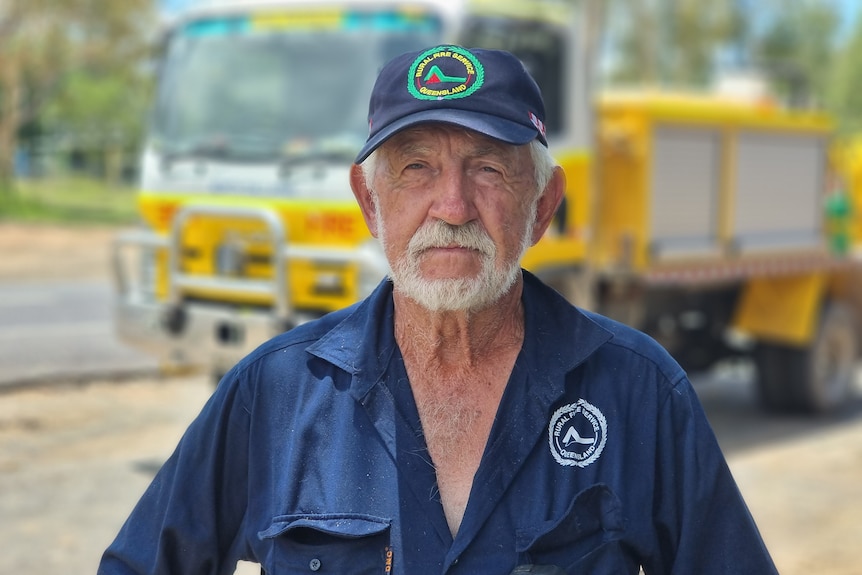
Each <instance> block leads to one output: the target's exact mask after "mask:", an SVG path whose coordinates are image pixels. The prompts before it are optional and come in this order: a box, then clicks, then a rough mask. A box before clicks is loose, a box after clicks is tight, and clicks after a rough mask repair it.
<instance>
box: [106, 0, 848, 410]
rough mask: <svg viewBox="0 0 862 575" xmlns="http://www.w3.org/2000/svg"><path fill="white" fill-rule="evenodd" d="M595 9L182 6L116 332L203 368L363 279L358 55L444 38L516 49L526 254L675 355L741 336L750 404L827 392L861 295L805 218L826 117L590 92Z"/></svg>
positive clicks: (170, 42) (826, 173) (586, 5)
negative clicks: (527, 196) (535, 185)
mask: <svg viewBox="0 0 862 575" xmlns="http://www.w3.org/2000/svg"><path fill="white" fill-rule="evenodd" d="M595 6H597V4H596V3H594V2H589V1H583V2H562V1H553V0H546V1H534V2H523V1H521V2H506V1H499V0H497V1H482V2H476V1H474V2H466V3H463V4H462V3H459V2H449V1H440V2H419V1H417V2H380V1H378V2H362V3H355V2H335V3H331V4H330V3H323V2H308V1H304V2H297V1H287V0H283V1H281V2H266V3H261V2H257V3H248V2H238V1H234V2H230V3H221V4H219V5H217V6H210V7H207V8H202V9H199V10H197V11H195V12H189V13H188V14H186V15H184V16H183V17H181V18H180V19H179V21H178V22H176V23H175V24H174V25H173V26H172V27H171V28H170V30H169V32H168V34H167V36H166V40H165V50H164V56H163V58H162V61H161V70H160V83H159V92H158V98H157V101H156V105H155V108H154V113H153V122H152V130H151V136H150V139H149V141H148V143H147V146H146V150H145V153H144V157H143V161H142V173H143V177H142V190H141V195H140V208H141V214H142V216H143V219H144V221H145V223H146V227H145V228H144V229H141V230H137V231H134V232H129V233H128V234H124V235H123V236H121V237H119V238H118V241H117V248H116V270H117V277H118V284H119V287H120V296H121V297H120V298H119V304H118V308H117V316H116V317H117V326H118V330H119V332H120V334H121V335H122V336H123V337H124V338H125V339H126V340H127V341H129V342H131V343H133V344H136V345H139V346H141V347H143V348H146V349H150V350H151V351H153V352H154V353H158V354H159V355H160V357H162V358H163V359H164V360H165V361H166V362H172V363H180V364H193V365H203V366H206V367H207V368H208V369H210V370H211V371H213V373H215V374H218V373H221V372H223V371H224V370H226V369H227V368H228V367H229V366H230V365H232V364H233V363H234V362H236V361H237V360H238V359H239V358H240V357H242V356H243V355H245V354H246V353H248V351H250V350H251V349H252V348H253V347H255V346H256V345H257V344H259V343H260V342H261V341H263V340H264V339H266V338H267V337H269V336H271V335H273V334H275V333H277V332H278V331H281V330H284V329H288V328H290V327H291V326H293V325H296V324H298V323H300V322H302V321H306V320H308V319H311V318H313V317H317V316H319V315H321V314H323V313H326V312H328V311H331V310H334V309H337V308H340V307H343V306H345V305H347V304H350V303H352V302H354V301H356V300H357V299H359V298H361V297H363V296H364V295H366V294H367V293H368V292H369V291H370V290H371V289H373V286H374V285H376V283H377V282H378V281H379V280H380V278H381V277H382V276H383V275H384V274H385V272H386V263H385V260H384V258H383V256H382V253H381V251H380V249H379V247H378V246H377V244H376V242H374V241H373V240H372V239H371V237H370V236H369V235H368V233H367V231H366V229H365V226H364V224H363V222H362V219H361V216H360V213H359V210H358V208H357V207H356V206H355V202H354V200H353V198H352V195H351V193H350V190H349V187H348V178H347V170H348V169H349V167H350V164H351V161H352V158H353V157H354V155H355V152H356V150H358V149H359V147H360V146H361V143H362V141H363V140H364V138H365V133H366V127H365V114H366V109H365V106H366V102H367V98H368V94H369V93H370V90H371V85H372V82H373V80H374V76H375V74H374V73H373V72H374V71H376V69H377V68H378V67H379V66H380V65H382V63H383V62H384V61H386V60H387V59H388V58H389V57H391V56H393V55H394V54H397V53H400V52H402V51H405V50H408V49H411V48H417V49H418V48H420V47H426V46H429V45H433V44H436V43H440V42H442V41H448V40H454V41H456V42H457V43H459V44H462V45H466V46H484V47H493V48H504V49H508V50H510V51H512V52H514V53H515V54H517V55H518V56H519V57H520V58H521V59H522V60H523V61H524V63H525V65H526V66H527V67H528V68H529V69H530V70H531V72H532V73H533V74H534V75H535V77H536V78H537V80H538V81H539V83H540V85H541V86H542V89H543V93H544V95H545V98H546V102H547V108H548V114H547V115H548V124H547V130H548V138H549V140H550V142H551V149H552V150H554V153H555V155H556V157H557V160H558V162H559V163H560V164H561V165H562V166H563V167H564V169H565V170H566V173H567V179H568V190H567V194H566V201H565V203H564V206H563V208H562V209H561V210H560V213H559V214H558V216H557V219H556V221H555V223H554V226H552V229H551V230H550V231H549V233H548V234H546V237H545V238H543V239H542V240H541V241H540V242H539V244H537V245H536V246H535V247H533V248H531V249H530V250H529V251H528V253H527V255H526V257H525V260H524V265H525V267H527V268H528V269H530V270H532V271H534V272H535V273H537V274H538V275H539V276H541V277H543V278H544V279H545V280H547V281H548V282H549V283H551V284H552V285H554V286H555V287H557V289H559V290H560V291H561V293H563V294H564V295H566V296H567V297H569V298H570V299H572V300H573V301H574V302H575V303H577V304H579V305H583V306H585V307H589V308H592V309H595V310H597V311H599V312H602V313H606V314H608V315H611V316H613V317H617V318H619V319H621V320H623V321H626V322H628V323H630V324H632V325H634V326H635V327H638V328H640V329H643V330H645V331H647V332H648V333H650V334H652V335H653V336H654V337H656V338H657V339H658V340H659V341H661V343H663V344H664V345H665V346H666V347H667V348H668V349H669V350H670V351H671V353H673V354H674V355H675V356H676V357H678V359H680V361H681V362H682V363H683V365H685V366H686V367H688V368H690V369H702V368H706V367H709V366H711V365H713V364H715V363H716V362H717V361H719V360H721V359H724V358H726V357H730V356H739V355H745V356H749V355H750V356H752V357H754V358H755V360H756V362H757V365H758V367H759V388H760V390H761V396H762V399H763V403H764V405H765V406H767V407H770V408H778V409H807V410H814V411H823V410H829V409H832V408H834V407H836V406H838V405H840V403H841V401H842V399H843V397H844V396H845V394H846V392H847V390H848V387H849V384H850V381H851V377H852V375H853V368H854V365H855V362H856V359H857V353H858V351H857V347H858V345H857V340H858V333H859V324H858V322H857V320H856V319H855V318H857V317H862V314H860V313H859V310H860V302H859V301H858V300H859V299H860V297H859V296H858V294H856V293H855V292H857V291H858V288H856V289H854V287H853V286H854V281H857V280H858V277H857V276H858V274H859V266H858V265H857V264H856V263H855V261H854V260H853V258H852V257H851V255H850V254H851V253H852V250H851V249H849V246H848V249H844V250H835V249H832V248H834V247H835V242H834V241H832V240H833V238H834V231H835V230H836V229H838V228H840V226H842V225H845V224H847V222H849V218H850V217H851V215H850V214H851V212H849V211H848V212H847V213H845V214H843V215H840V216H839V217H838V218H837V220H836V221H831V222H830V221H827V220H826V218H825V217H824V213H825V212H824V209H823V206H824V201H825V200H826V197H827V194H828V193H837V192H836V190H834V189H830V187H829V186H830V184H831V182H832V181H833V173H832V169H831V167H830V163H829V150H830V146H831V142H830V140H831V133H832V127H831V125H830V122H829V120H828V118H825V117H822V116H820V115H817V114H814V113H808V112H798V111H788V110H784V109H781V108H780V107H778V106H775V105H772V104H769V103H768V102H764V101H761V100H751V99H748V100H740V99H739V98H730V97H721V96H711V97H706V96H681V95H671V94H660V93H648V92H640V93H632V94H616V95H612V94H605V95H602V96H601V97H597V95H596V94H595V93H594V90H593V87H592V85H591V78H592V75H591V69H592V67H593V63H594V62H595V59H596V56H595V47H596V45H597V37H596V36H595V30H596V29H597V25H596V22H597V17H596V14H595V12H593V10H594V9H595ZM848 190H849V191H850V192H852V190H850V189H849V188H844V189H843V191H848ZM838 220H840V221H838ZM827 224H829V225H827ZM836 226H838V227H836ZM838 252H840V253H838ZM135 256H137V261H133V260H134V259H135ZM130 260H132V261H130ZM136 271H137V272H138V273H135V272H136ZM855 285H859V284H858V283H857V284H855Z"/></svg>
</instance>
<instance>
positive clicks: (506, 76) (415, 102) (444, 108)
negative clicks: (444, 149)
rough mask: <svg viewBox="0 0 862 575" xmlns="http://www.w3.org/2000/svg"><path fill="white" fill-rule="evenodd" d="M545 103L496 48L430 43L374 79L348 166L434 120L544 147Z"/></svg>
mask: <svg viewBox="0 0 862 575" xmlns="http://www.w3.org/2000/svg"><path fill="white" fill-rule="evenodd" d="M544 118H545V105H544V102H543V101H542V94H541V92H540V90H539V87H538V85H537V84H536V82H535V80H533V78H532V77H531V76H530V75H529V73H527V70H526V69H525V68H524V66H523V64H522V63H521V62H520V60H518V59H517V58H516V57H515V56H513V55H512V54H510V53H509V52H504V51H502V50H484V49H479V48H474V49H469V50H468V49H466V48H462V47H460V46H437V47H434V48H431V49H428V50H422V51H418V52H408V53H406V54H402V55H401V56H398V57H396V58H394V59H393V60H391V61H390V62H389V63H387V64H386V65H385V66H384V67H383V69H382V70H381V71H380V74H379V75H378V77H377V81H376V82H375V84H374V89H373V91H372V93H371V100H370V104H369V108H368V126H369V134H368V140H367V141H366V142H365V146H363V148H362V150H361V151H360V152H359V155H357V156H356V160H355V161H356V163H357V164H358V163H361V162H362V161H363V160H365V158H367V157H368V155H369V154H371V152H373V151H374V150H375V149H377V147H378V146H380V145H381V144H382V143H383V142H385V141H386V140H388V139H389V138H391V137H392V136H393V135H395V134H397V133H398V132H400V131H401V130H404V129H405V128H409V127H411V126H415V125H417V124H421V123H425V122H442V123H447V124H453V125H457V126H461V127H464V128H469V129H471V130H475V131H477V132H480V133H482V134H485V135H486V136H489V137H491V138H494V139H497V140H501V141H503V142H507V143H510V144H516V145H521V144H526V143H528V142H530V141H531V140H534V139H537V138H538V139H539V141H540V142H542V143H543V144H545V145H547V140H546V138H545V119H544Z"/></svg>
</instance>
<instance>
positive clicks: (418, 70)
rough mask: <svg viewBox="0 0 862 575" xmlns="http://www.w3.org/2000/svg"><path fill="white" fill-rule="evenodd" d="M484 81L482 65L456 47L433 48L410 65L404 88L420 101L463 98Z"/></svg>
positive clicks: (471, 55)
mask: <svg viewBox="0 0 862 575" xmlns="http://www.w3.org/2000/svg"><path fill="white" fill-rule="evenodd" d="M484 81H485V69H484V68H483V67H482V63H481V62H479V60H478V59H477V58H476V56H474V55H473V54H471V53H470V52H469V51H467V50H465V49H463V48H459V47H458V46H446V47H438V48H432V49H431V50H428V51H426V52H423V53H422V54H420V55H419V57H417V58H416V60H414V61H413V64H412V65H411V66H410V71H409V72H408V77H407V86H408V89H409V90H410V93H411V94H412V95H413V97H414V98H417V99H419V100H451V99H454V98H466V97H467V96H469V95H470V94H472V93H473V92H475V91H476V90H478V89H479V88H480V87H481V86H482V84H483V83H484Z"/></svg>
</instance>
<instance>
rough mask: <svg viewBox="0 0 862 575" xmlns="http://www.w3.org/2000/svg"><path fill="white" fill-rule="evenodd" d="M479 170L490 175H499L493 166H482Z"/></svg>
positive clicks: (498, 171)
mask: <svg viewBox="0 0 862 575" xmlns="http://www.w3.org/2000/svg"><path fill="white" fill-rule="evenodd" d="M480 169H481V171H483V172H488V173H490V174H499V173H500V170H498V169H497V168H495V167H494V166H482V167H481V168H480Z"/></svg>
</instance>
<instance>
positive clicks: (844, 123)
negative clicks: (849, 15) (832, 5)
mask: <svg viewBox="0 0 862 575" xmlns="http://www.w3.org/2000/svg"><path fill="white" fill-rule="evenodd" d="M833 61H834V64H833V66H832V69H831V70H830V72H831V75H830V81H829V84H828V86H829V89H828V90H827V95H826V101H827V107H828V108H829V110H830V111H831V112H832V113H833V115H834V116H835V117H836V118H837V119H838V127H839V130H840V131H841V132H843V133H846V134H859V133H862V18H859V19H858V20H857V21H856V26H855V28H854V30H853V32H852V34H851V35H850V37H849V39H848V40H847V42H846V43H845V44H844V45H843V46H840V47H839V48H838V50H836V54H835V57H834V58H833Z"/></svg>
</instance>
